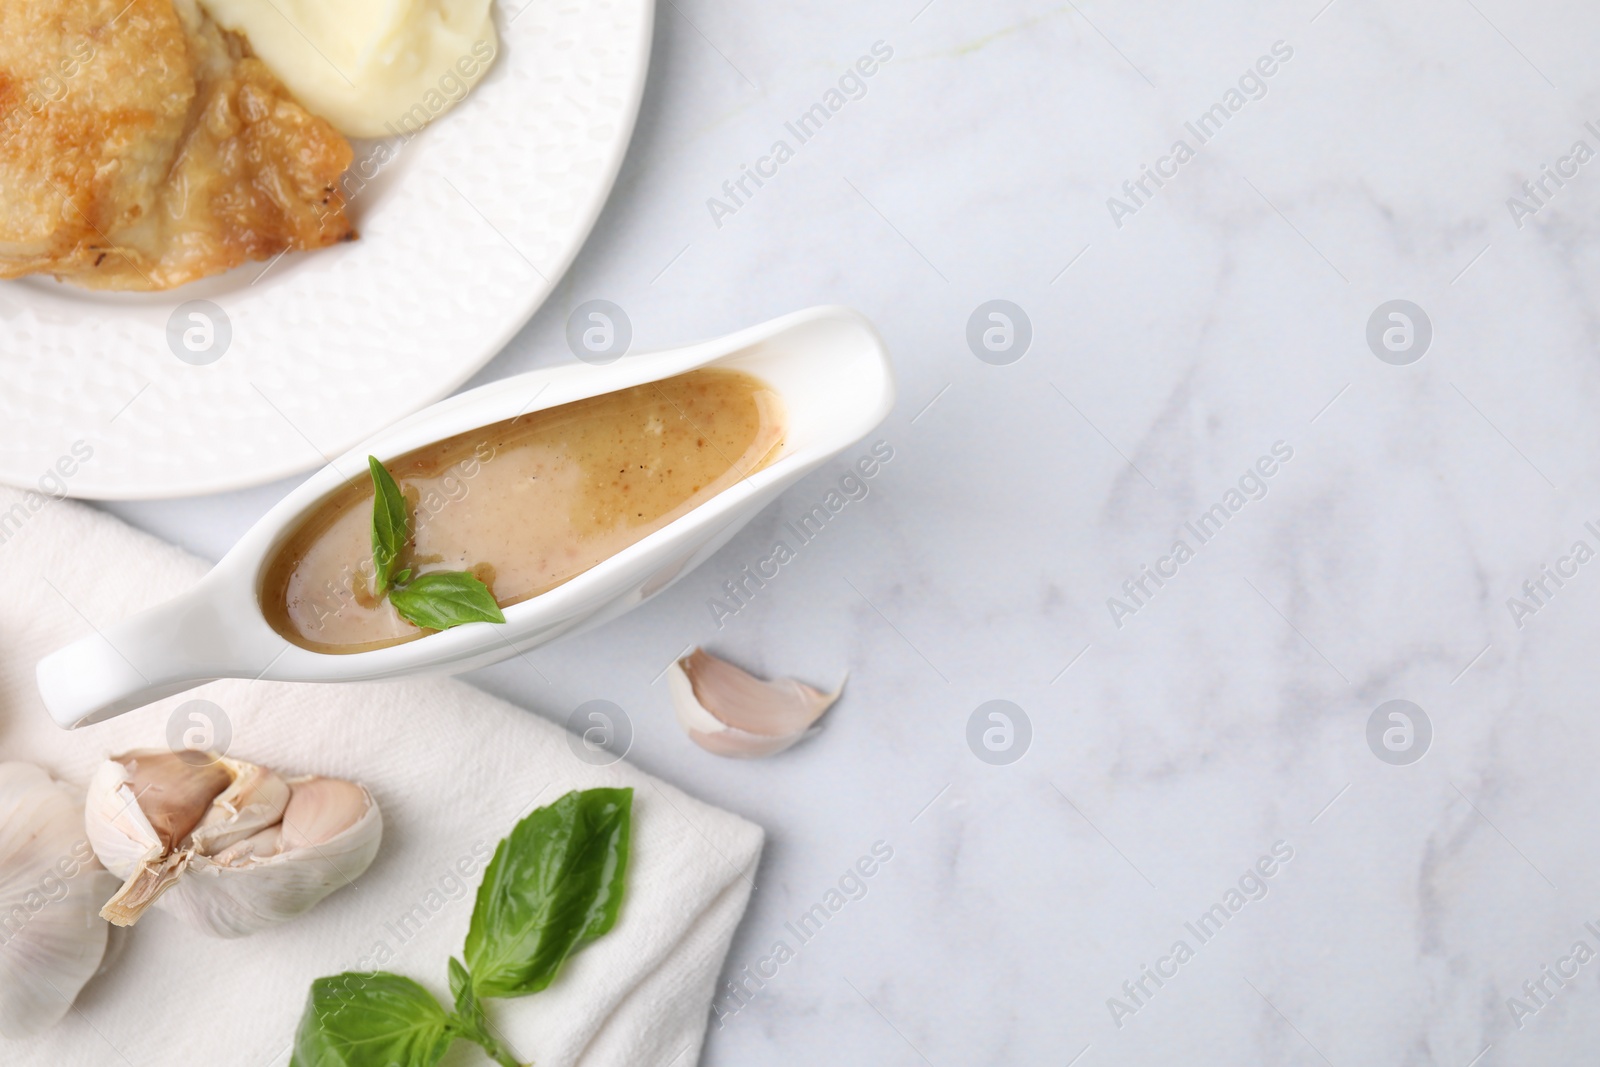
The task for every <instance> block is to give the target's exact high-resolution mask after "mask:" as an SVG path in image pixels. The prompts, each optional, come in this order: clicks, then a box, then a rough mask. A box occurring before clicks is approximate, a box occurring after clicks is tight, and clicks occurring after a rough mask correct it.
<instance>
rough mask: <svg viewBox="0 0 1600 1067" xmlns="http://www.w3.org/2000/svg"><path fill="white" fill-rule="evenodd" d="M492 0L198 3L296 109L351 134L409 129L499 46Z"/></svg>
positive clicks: (463, 88) (448, 101)
mask: <svg viewBox="0 0 1600 1067" xmlns="http://www.w3.org/2000/svg"><path fill="white" fill-rule="evenodd" d="M491 3H492V0H201V4H202V6H204V7H205V9H206V10H207V11H209V12H210V13H211V17H212V18H213V19H215V20H216V21H217V22H219V23H221V24H222V26H224V27H225V28H227V29H229V30H232V31H234V32H235V33H239V34H243V35H244V37H245V38H246V39H247V40H248V41H249V42H250V48H251V50H252V51H254V52H255V54H256V55H257V56H259V57H260V58H261V60H262V61H263V62H265V63H266V65H267V66H268V67H269V68H270V69H271V70H272V72H273V73H274V74H276V75H277V76H278V78H279V79H280V80H281V81H282V82H283V83H284V85H285V86H287V87H288V89H289V91H290V92H291V93H293V94H294V97H295V99H296V100H298V101H299V102H300V103H301V104H302V105H303V106H305V107H306V108H307V109H309V110H310V111H312V112H313V113H315V114H317V115H320V116H322V117H323V118H325V119H327V120H328V121H329V122H331V123H333V125H334V126H336V127H338V129H339V130H340V132H342V133H344V134H345V135H346V136H349V137H393V136H397V135H407V136H409V135H411V134H413V133H415V132H416V131H417V130H418V129H420V128H421V127H422V126H425V125H427V124H428V122H430V121H431V120H433V119H435V118H437V117H438V116H439V115H441V114H443V113H444V112H445V111H448V110H449V109H450V108H451V107H452V106H453V105H454V104H456V103H457V102H459V101H460V100H461V99H462V98H464V97H465V96H466V95H467V92H468V91H469V90H470V89H471V88H472V86H473V84H474V83H476V82H477V80H478V79H479V78H480V77H482V75H483V72H484V71H486V70H487V69H488V68H489V66H490V64H491V63H493V62H494V57H495V53H496V51H497V41H496V38H495V30H494V20H493V18H492V17H491V16H490V5H491Z"/></svg>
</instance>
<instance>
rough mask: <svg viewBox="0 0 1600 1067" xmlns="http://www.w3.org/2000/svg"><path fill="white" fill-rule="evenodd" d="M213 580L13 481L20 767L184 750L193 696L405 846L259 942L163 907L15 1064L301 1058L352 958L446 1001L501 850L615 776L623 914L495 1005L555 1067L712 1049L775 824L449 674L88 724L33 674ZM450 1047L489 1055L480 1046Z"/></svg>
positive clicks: (241, 1063)
mask: <svg viewBox="0 0 1600 1067" xmlns="http://www.w3.org/2000/svg"><path fill="white" fill-rule="evenodd" d="M204 571H205V566H204V564H203V563H201V562H200V561H199V560H196V559H194V558H193V557H191V556H188V555H186V554H185V553H183V552H181V551H180V550H178V549H176V548H174V547H172V546H171V545H167V544H165V543H163V542H161V541H158V540H156V539H154V538H152V537H150V536H148V535H146V534H143V533H140V532H139V531H136V530H133V529H131V528H130V527H128V526H125V525H124V524H122V523H120V522H118V521H117V520H116V519H114V518H111V517H110V516H107V515H105V514H104V513H102V512H99V511H95V510H93V509H90V508H87V507H84V506H82V505H78V504H74V503H70V502H65V501H54V500H47V499H46V498H42V497H39V496H38V494H23V493H19V492H17V491H15V490H11V489H6V488H3V487H0V760H27V761H30V762H33V763H37V764H39V765H41V766H43V767H45V768H46V769H47V770H49V771H50V772H51V773H52V774H54V775H55V776H56V777H58V778H61V779H63V780H66V781H69V782H72V783H74V784H77V785H80V786H81V785H83V784H84V783H85V782H86V781H87V780H88V777H89V774H90V772H91V770H92V769H93V767H94V766H95V765H96V764H97V763H98V762H99V761H100V760H102V759H104V758H105V757H106V756H107V755H109V754H112V753H117V752H122V751H125V750H128V749H133V748H152V747H162V746H165V745H166V744H167V743H168V742H167V738H168V736H169V735H168V729H169V722H170V720H172V719H173V717H174V712H175V710H176V709H177V708H178V707H180V706H181V705H183V704H185V703H187V702H188V701H191V700H195V699H205V700H209V701H211V702H213V703H214V704H216V705H217V706H218V707H220V708H221V709H222V710H223V712H224V714H225V715H226V717H227V722H228V724H229V727H230V728H231V734H232V737H231V741H230V742H229V745H228V751H229V753H230V754H231V755H234V756H237V757H239V758H241V759H247V760H250V761H252V762H256V763H261V764H264V765H266V766H269V767H272V768H274V769H277V770H280V771H283V772H285V773H291V774H325V775H332V776H337V777H342V778H349V779H352V780H355V781H359V782H361V783H363V784H365V785H366V786H367V787H368V788H370V789H371V790H372V792H373V794H374V796H375V797H376V798H377V800H378V804H379V806H380V807H381V808H382V809H383V815H384V823H385V831H384V840H383V847H382V849H381V850H380V851H379V853H378V858H377V860H376V861H375V862H374V863H373V865H372V867H371V869H370V870H369V871H367V873H366V874H364V875H363V876H361V877H360V878H358V879H356V880H355V884H354V885H353V886H347V887H345V888H343V889H341V890H339V891H338V892H336V893H334V894H333V895H332V896H330V897H329V898H328V899H326V900H324V901H323V902H322V903H321V904H319V905H318V906H317V907H316V908H314V909H313V910H312V911H311V912H309V913H308V914H306V915H305V916H302V917H301V918H299V919H297V920H295V921H293V922H291V923H287V924H285V925H283V926H279V927H276V928H274V929H271V930H268V931H265V932H263V933H260V934H257V935H255V936H253V937H249V938H243V939H240V940H236V941H223V940H216V939H213V938H210V937H207V936H205V935H202V934H200V933H197V932H195V931H193V930H190V929H189V928H187V927H185V926H183V925H182V924H181V923H179V922H178V921H177V920H176V919H175V918H174V917H173V916H171V915H169V914H167V913H165V912H163V911H161V910H160V909H159V908H157V909H152V910H151V911H150V912H148V913H147V914H146V916H145V917H144V918H143V919H141V920H140V922H139V924H138V926H136V927H134V928H132V929H131V930H129V931H126V936H125V940H124V941H123V943H122V944H121V945H120V946H118V947H120V956H119V957H118V958H116V959H115V960H114V961H112V962H111V964H110V965H109V966H108V967H107V968H105V970H104V973H103V974H102V975H101V976H99V977H97V978H96V979H94V980H93V981H92V982H91V983H90V984H89V986H88V987H87V988H86V989H85V990H84V992H83V994H82V995H81V996H80V997H79V998H78V1001H77V1005H76V1009H75V1010H74V1011H73V1012H71V1013H69V1014H68V1016H67V1018H66V1019H65V1020H64V1021H63V1022H62V1023H61V1024H60V1025H59V1026H57V1027H55V1028H54V1029H52V1030H50V1031H48V1032H47V1033H45V1034H43V1035H40V1036H38V1037H35V1038H31V1039H28V1040H24V1041H13V1042H6V1041H4V1040H0V1061H3V1062H5V1063H7V1064H11V1065H17V1067H32V1065H35V1064H37V1065H40V1067H45V1065H48V1067H59V1065H60V1064H65V1063H72V1064H79V1063H107V1064H127V1065H129V1067H145V1065H161V1067H166V1065H170V1064H179V1063H181V1064H207V1065H218V1067H224V1065H237V1067H282V1065H284V1064H287V1063H288V1061H289V1057H290V1052H291V1047H290V1043H291V1041H292V1039H293V1036H294V1031H295V1026H296V1023H297V1022H298V1019H299V1016H300V1013H301V1010H302V1008H303V1006H304V1003H305V999H306V994H307V991H308V988H309V986H310V983H311V980H312V979H313V978H316V977H318V976H321V975H328V974H336V973H339V972H341V971H345V970H358V969H375V968H376V969H384V970H390V971H394V972H396V973H399V974H403V975H406V976H408V977H411V978H415V979H417V980H418V981H420V982H422V984H423V985H425V986H427V987H428V988H430V989H431V990H432V991H433V992H434V993H435V994H436V995H437V996H438V997H439V998H440V1001H441V1003H448V1002H449V996H448V986H447V981H446V970H445V968H446V964H447V961H448V959H449V957H450V956H452V955H455V956H460V955H461V951H462V942H463V940H464V938H465V936H466V931H467V924H468V920H469V918H470V916H471V912H472V904H473V896H474V893H475V891H476V889H477V885H478V883H479V882H480V881H481V880H482V873H483V869H484V866H485V864H486V862H487V860H488V858H489V857H490V855H492V853H493V850H494V847H495V845H496V843H497V842H498V841H499V839H500V838H501V837H503V836H504V835H505V834H506V833H507V832H509V831H510V829H511V827H512V826H513V825H514V824H515V823H516V821H517V819H518V818H519V817H520V816H521V815H522V814H524V813H525V812H526V811H528V810H530V809H531V808H532V807H534V806H538V805H543V804H548V803H550V802H551V801H554V800H555V799H556V798H557V797H559V796H561V795H562V794H563V793H565V792H567V791H568V790H569V789H583V788H589V787H594V786H632V787H633V789H634V816H633V849H632V859H631V861H630V869H629V872H628V887H627V897H626V900H625V902H624V905H623V909H622V915H621V919H620V921H619V922H618V924H617V926H616V927H615V929H613V930H612V932H611V933H609V934H607V935H606V936H605V937H604V938H601V939H600V940H599V941H597V942H595V943H594V944H592V945H590V946H589V947H587V948H586V949H585V950H584V951H582V952H581V953H580V954H579V955H577V956H575V957H574V958H573V959H572V960H570V961H569V962H568V964H567V966H566V968H565V969H564V970H563V972H562V973H561V976H560V977H559V978H558V979H557V981H556V982H555V984H554V985H552V986H551V987H550V988H549V989H547V990H546V991H544V992H542V993H540V994H538V995H536V996H533V997H528V998H524V999H520V1000H499V1001H490V1002H488V1010H489V1015H490V1019H491V1021H492V1023H493V1024H494V1026H495V1027H496V1029H497V1031H498V1032H499V1033H500V1034H501V1035H503V1036H504V1038H505V1040H506V1042H507V1044H508V1045H509V1047H510V1048H511V1049H512V1050H513V1051H514V1052H515V1054H516V1055H517V1056H518V1057H519V1058H520V1059H522V1060H523V1061H525V1062H526V1061H532V1062H534V1063H536V1064H538V1065H539V1067H568V1065H574V1067H613V1065H616V1067H621V1065H627V1067H648V1065H652V1064H654V1065H659V1067H689V1065H692V1064H694V1063H695V1062H696V1061H697V1060H698V1058H699V1055H700V1046H701V1042H702V1040H703V1039H704V1035H705V1028H706V1023H707V1020H708V1018H709V1008H710V1001H711V997H712V993H713V987H714V985H715V983H716V980H717V975H718V972H719V970H720V968H721V966H722V961H723V958H724V956H725V955H726V954H727V951H728V944H729V941H730V939H731V938H732V936H733V931H734V928H735V927H736V926H737V925H738V922H739V919H740V917H741V916H742V915H743V913H744V908H745V904H746V903H747V902H748V900H749V895H750V890H751V887H752V882H751V878H752V876H753V875H754V872H755V866H756V862H757V859H758V857H759V854H760V850H761V839H762V834H761V830H760V829H759V828H758V827H756V826H754V825H752V824H750V823H748V822H745V821H744V820H742V819H740V818H738V817H736V816H734V815H731V814H728V813H727V812H724V811H721V810H719V809H716V808H713V807H710V806H708V805H706V804H703V803H700V802H699V801H696V800H694V799H693V798H691V797H689V796H686V795H685V794H684V793H682V792H680V791H679V790H677V789H675V788H673V787H672V786H670V785H667V784H665V783H662V782H659V781H657V780H655V779H653V778H651V777H650V776H648V775H646V774H643V773H641V772H639V771H637V770H635V769H634V768H632V767H630V766H628V765H627V764H626V763H617V764H614V765H611V766H609V767H594V766H591V765H589V764H588V763H585V762H584V761H582V760H579V759H578V758H577V757H576V756H575V755H574V754H573V751H572V749H571V748H570V747H569V744H568V735H567V733H566V732H565V731H563V730H562V729H560V728H559V727H557V726H555V725H553V724H551V723H550V722H548V721H546V720H544V719H542V718H540V717H539V716H537V715H533V714H531V713H529V712H526V711H523V710H521V709H519V708H516V707H513V706H512V705H510V704H507V703H505V702H503V701H500V700H497V699H495V698H493V697H491V696H489V695H487V694H485V693H482V692H480V691H478V690H475V689H473V688H471V687H470V686H467V685H464V684H462V683H460V682H455V681H452V680H449V679H444V678H419V679H406V680H402V681H398V682H375V683H362V684H352V685H343V686H333V685H305V684H291V683H276V682H247V681H227V682H217V683H214V684H212V685H209V686H206V687H204V688H203V689H199V690H195V691H193V692H190V693H185V694H183V695H181V696H178V697H174V698H171V699H169V700H165V701H161V702H160V703H158V704H154V705H151V706H149V707H146V708H142V709H140V710H138V711H136V712H133V713H131V714H128V715H125V716H123V717H121V718H118V719H113V720H111V721H110V722H107V723H104V724H101V725H99V726H92V727H88V728H86V729H83V730H78V731H75V732H72V733H67V732H63V731H61V730H59V729H58V728H57V727H56V726H55V725H54V724H52V723H51V721H50V719H49V717H48V715H47V714H46V712H45V709H44V706H43V704H42V702H41V701H40V698H39V695H38V692H37V690H36V688H35V685H34V666H35V664H36V663H37V662H38V660H39V658H40V657H41V656H43V655H44V654H46V653H48V652H50V651H51V650H53V649H55V648H57V647H60V646H61V645H63V644H66V643H67V642H69V641H73V640H76V639H78V638H80V637H82V636H84V635H85V634H87V633H89V632H91V627H101V626H103V625H105V624H108V623H112V622H115V621H117V620H120V619H122V618H125V617H127V616H128V615H131V614H133V613H134V612H135V611H138V610H141V609H143V608H145V607H147V606H150V605H152V604H155V603H158V602H160V601H162V600H164V599H166V598H168V597H170V596H172V595H173V594H175V593H177V592H178V591H180V590H181V589H184V588H186V587H187V586H188V585H189V584H190V583H192V582H194V581H195V580H196V579H198V578H199V577H200V575H201V574H202V573H204ZM189 725H190V724H189V723H188V722H187V721H184V722H181V723H180V730H179V736H181V729H186V728H188V726H189ZM113 951H116V949H113ZM109 957H110V954H108V958H109ZM446 1062H447V1063H451V1064H469V1063H479V1062H487V1061H486V1060H485V1059H484V1058H483V1057H482V1056H481V1055H480V1054H479V1053H478V1052H477V1051H476V1050H475V1048H474V1047H473V1046H468V1045H466V1044H465V1043H458V1044H457V1046H456V1047H455V1048H454V1050H453V1051H452V1053H451V1055H450V1056H448V1057H447V1060H446Z"/></svg>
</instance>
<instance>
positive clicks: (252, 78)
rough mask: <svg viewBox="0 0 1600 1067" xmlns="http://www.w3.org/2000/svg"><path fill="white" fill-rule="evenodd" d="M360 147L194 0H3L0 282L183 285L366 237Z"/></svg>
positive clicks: (0, 28) (138, 286)
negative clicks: (351, 170)
mask: <svg viewBox="0 0 1600 1067" xmlns="http://www.w3.org/2000/svg"><path fill="white" fill-rule="evenodd" d="M350 159H351V151H350V145H349V142H347V141H346V140H345V139H344V137H343V136H342V135H340V133H339V132H338V131H337V130H335V129H334V128H333V127H332V126H331V125H329V124H328V123H327V122H325V121H324V120H322V119H320V118H317V117H316V116H314V115H311V114H309V113H308V112H307V111H306V110H305V109H304V108H302V107H301V106H300V105H299V104H297V103H295V102H294V100H293V99H292V98H290V96H289V94H288V91H287V90H285V89H284V87H283V86H282V85H281V84H280V83H279V82H278V80H277V78H275V77H273V75H272V73H271V72H270V71H268V70H267V68H266V66H265V65H263V64H262V62H261V61H260V60H258V59H256V58H254V57H253V56H251V55H249V52H248V48H247V47H246V45H245V43H244V41H243V39H242V38H239V37H237V36H235V35H233V34H229V33H226V32H224V31H223V30H221V29H219V28H218V27H217V26H216V25H215V24H214V23H212V22H211V21H210V19H209V18H207V17H205V15H204V14H203V13H202V12H201V11H200V9H199V8H198V6H197V5H196V4H195V0H131V2H130V0H0V278H15V277H19V276H21V275H24V274H32V273H37V272H48V273H51V274H54V275H56V276H57V277H58V278H63V279H67V280H70V281H73V282H76V283H77V284H79V285H83V286H86V287H89V288H92V289H170V288H172V287H173V286H176V285H182V284H183V283H185V282H189V281H193V280H195V279H196V278H202V277H205V276H206V275H210V274H217V273H219V272H221V271H225V270H228V269H229V268H232V267H236V266H238V265H239V264H241V263H243V262H245V261H246V260H252V259H257V260H259V259H268V258H270V257H272V256H275V255H277V254H278V253H280V252H283V251H285V250H287V249H312V248H324V247H326V246H328V245H331V244H334V243H336V242H338V241H346V240H352V239H353V238H354V237H355V233H354V230H353V229H352V227H351V225H350V221H349V219H347V218H346V217H345V212H344V203H343V200H342V198H341V197H340V195H339V189H338V182H339V176H340V175H341V174H343V172H344V170H345V168H346V167H348V166H349V165H350Z"/></svg>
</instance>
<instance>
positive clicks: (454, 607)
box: [367, 456, 506, 630]
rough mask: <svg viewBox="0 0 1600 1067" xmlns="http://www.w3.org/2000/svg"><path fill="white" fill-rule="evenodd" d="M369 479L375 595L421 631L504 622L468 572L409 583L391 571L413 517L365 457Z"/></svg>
mask: <svg viewBox="0 0 1600 1067" xmlns="http://www.w3.org/2000/svg"><path fill="white" fill-rule="evenodd" d="M367 469H368V471H369V472H370V473H371V475H372V567H373V571H374V577H373V583H374V584H373V592H374V593H376V594H377V595H378V596H380V597H381V596H383V595H384V594H385V593H387V594H388V595H389V603H391V604H393V605H394V609H395V610H396V611H398V612H399V613H400V617H401V618H402V619H405V620H406V621H407V622H409V623H411V624H412V625H413V626H420V627H422V628H423V629H425V630H448V629H450V628H451V627H452V626H460V625H461V624H463V623H468V622H505V621H506V617H505V615H504V614H502V613H501V611H500V605H499V604H497V603H495V599H494V594H493V593H491V592H489V587H488V586H486V585H484V584H483V582H481V581H479V580H478V577H477V576H476V575H474V574H472V573H471V572H470V571H434V572H432V573H430V574H423V575H418V576H417V577H416V578H415V579H412V577H411V568H410V567H407V568H406V569H405V570H403V571H401V572H400V573H399V574H396V573H395V568H396V567H398V566H399V565H400V558H401V556H402V555H403V554H404V552H405V547H406V545H407V544H409V543H410V541H411V535H412V526H411V512H410V509H408V508H407V507H406V498H405V494H404V493H402V492H401V491H400V485H399V483H397V482H396V481H395V480H394V475H392V474H390V473H389V471H388V468H386V467H385V466H384V465H383V464H382V463H381V462H379V460H378V457H376V456H368V457H367Z"/></svg>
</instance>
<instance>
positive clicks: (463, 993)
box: [450, 956, 478, 1019]
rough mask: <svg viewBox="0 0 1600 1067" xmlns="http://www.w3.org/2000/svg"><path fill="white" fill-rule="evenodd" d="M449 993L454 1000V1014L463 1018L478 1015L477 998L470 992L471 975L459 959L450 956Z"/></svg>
mask: <svg viewBox="0 0 1600 1067" xmlns="http://www.w3.org/2000/svg"><path fill="white" fill-rule="evenodd" d="M450 995H451V996H452V997H454V998H455V1001H456V1014H457V1015H460V1016H461V1017H462V1018H465V1019H476V1018H477V1017H478V998H477V996H475V995H474V994H473V992H472V976H471V975H469V974H468V973H467V969H466V968H465V967H463V966H462V965H461V961H460V960H458V959H456V958H455V957H454V956H451V957H450Z"/></svg>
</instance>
